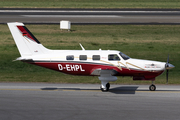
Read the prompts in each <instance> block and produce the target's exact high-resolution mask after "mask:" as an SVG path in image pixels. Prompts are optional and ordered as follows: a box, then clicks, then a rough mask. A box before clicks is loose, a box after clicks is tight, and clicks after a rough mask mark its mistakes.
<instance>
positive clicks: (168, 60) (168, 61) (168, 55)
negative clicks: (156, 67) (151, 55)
mask: <svg viewBox="0 0 180 120" xmlns="http://www.w3.org/2000/svg"><path fill="white" fill-rule="evenodd" d="M168 63H169V54H168V58H167V63H166V64H168Z"/></svg>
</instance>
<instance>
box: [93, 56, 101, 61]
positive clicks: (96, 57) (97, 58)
mask: <svg viewBox="0 0 180 120" xmlns="http://www.w3.org/2000/svg"><path fill="white" fill-rule="evenodd" d="M92 59H93V60H100V55H93V56H92Z"/></svg>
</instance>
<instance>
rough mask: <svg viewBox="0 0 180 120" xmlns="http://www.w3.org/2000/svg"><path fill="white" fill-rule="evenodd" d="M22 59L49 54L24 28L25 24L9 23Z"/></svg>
mask: <svg viewBox="0 0 180 120" xmlns="http://www.w3.org/2000/svg"><path fill="white" fill-rule="evenodd" d="M7 25H8V27H9V29H10V31H11V34H12V36H13V38H14V41H15V43H16V45H17V47H18V50H19V53H20V54H21V57H26V56H32V55H39V54H46V53H47V52H49V50H48V49H47V48H45V47H44V46H43V45H42V44H41V43H40V42H39V41H38V40H37V39H36V38H35V37H34V35H33V34H32V33H31V32H30V31H29V30H28V29H27V28H26V27H25V26H24V24H23V23H18V22H13V23H7Z"/></svg>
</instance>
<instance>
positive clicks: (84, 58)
mask: <svg viewBox="0 0 180 120" xmlns="http://www.w3.org/2000/svg"><path fill="white" fill-rule="evenodd" d="M79 60H87V55H80V56H79Z"/></svg>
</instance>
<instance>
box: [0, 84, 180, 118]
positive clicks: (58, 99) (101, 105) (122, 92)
mask: <svg viewBox="0 0 180 120" xmlns="http://www.w3.org/2000/svg"><path fill="white" fill-rule="evenodd" d="M99 86H100V85H98V84H48V83H0V119H1V120H7V119H8V120H13V119H16V120H24V119H26V120H49V119H53V120H70V119H71V120H72V119H73V120H76V119H77V120H81V119H83V120H84V119H86V120H92V119H103V120H107V119H111V120H113V119H125V120H129V119H133V120H136V119H137V120H144V119H146V120H150V119H154V120H160V119H163V120H169V119H173V120H179V119H180V116H179V108H180V86H179V85H157V90H156V91H153V92H151V91H149V90H148V87H149V85H111V89H110V91H109V92H101V91H100V90H99Z"/></svg>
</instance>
